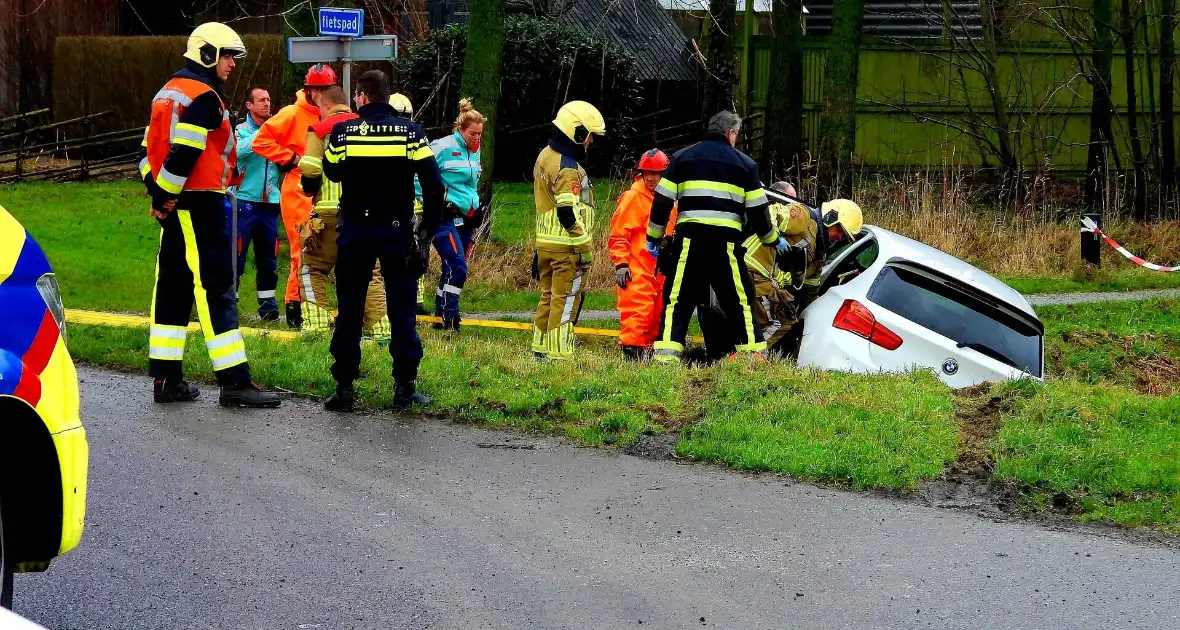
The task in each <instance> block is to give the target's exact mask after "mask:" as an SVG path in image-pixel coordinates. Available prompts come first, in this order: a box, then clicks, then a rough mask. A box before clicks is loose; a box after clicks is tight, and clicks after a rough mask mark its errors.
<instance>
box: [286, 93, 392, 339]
mask: <svg viewBox="0 0 1180 630" xmlns="http://www.w3.org/2000/svg"><path fill="white" fill-rule="evenodd" d="M319 99H320V122H318V123H316V124H314V125H312V126H311V128H310V129H309V130H308V131H307V149H306V152H305V153H304V154H303V157H302V158H300V160H299V171H300V173H302V178H301V185H302V189H303V192H304V193H305V194H307V195H309V196H311V197H312V198H313V204H314V205H313V207H312V211H311V215H310V216H309V218H308V220H307V221H306V222H303V223H302V224H300V227H299V238H300V239H301V242H302V243H303V256H302V257H301V262H302V265H301V270H300V274H299V299H300V302H301V304H302V309H303V328H302V329H303V330H305V331H315V330H328V329H330V328H331V327H332V311H331V309H330V308H329V307H328V274H330V273H332V270H333V269H334V268H335V267H336V256H337V254H338V252H339V250H338V249H337V248H336V236H337V229H336V228H337V225H336V223H337V222H336V219H337V213H338V211H339V208H340V184H338V183H334V182H331V181H328V180H327V179H325V178H324V176H323V175H324V167H323V158H324V138H325V137H327V135H328V133H329V132H331V131H332V127H333V126H335V125H336V123H339V122H343V121H345V120H351V119H353V118H356V117H357V115H356V114H355V113H353V112H352V110H351V109H349V108H348V95H346V94H345V93H344V90H343V89H341V88H340V87H338V86H332V87H330V88H328V89H326V90H325V91H324V92H323V93H322V94H321V95H320V97H319ZM380 273H381V264H380V263H378V264H377V267H376V269H375V270H374V272H373V279H372V280H371V281H370V282H369V291H368V294H367V296H366V298H365V319H364V332H365V334H366V335H367V336H369V337H371V338H373V339H376V340H378V341H386V340H388V339H389V317H388V316H387V315H386V314H385V285H384V284H383V283H382V281H381V275H380Z"/></svg>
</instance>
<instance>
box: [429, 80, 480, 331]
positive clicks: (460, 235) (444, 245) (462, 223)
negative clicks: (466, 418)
mask: <svg viewBox="0 0 1180 630" xmlns="http://www.w3.org/2000/svg"><path fill="white" fill-rule="evenodd" d="M484 122H486V121H485V119H484V117H483V114H480V113H479V112H477V111H476V110H475V109H474V108H473V107H472V106H471V101H470V100H468V99H463V100H462V101H459V118H458V119H456V120H455V131H454V133H452V134H451V135H449V136H445V137H443V138H439V139H437V140H435V141H433V142H431V143H430V150H431V151H433V152H434V159H435V160H437V161H438V168H439V170H440V171H442V176H443V182H444V183H445V184H446V186H447V193H446V209H445V210H444V213H443V222H442V223H441V224H440V225H439V227H438V230H437V231H436V232H435V233H434V238H433V243H434V249H435V250H437V251H438V255H439V258H440V259H442V272H441V273H440V275H439V279H438V292H437V293H436V294H435V297H434V314H435V315H436V316H439V317H442V319H443V321H442V323H441V324H435V325H434V327H435V328H439V329H444V330H453V331H458V330H459V297H460V295H462V293H463V284H464V283H465V282H467V256H468V254H470V250H471V237H472V233H473V232H474V231H475V228H477V227H479V224H480V223H481V222H482V221H483V211H482V209H481V206H480V203H479V192H478V187H479V176H480V173H481V172H482V171H483V168H482V167H481V166H480V153H479V141H480V138H481V137H482V136H483V126H484ZM415 186H417V182H415ZM421 194H422V193H421V188H420V187H419V190H418V195H419V197H421Z"/></svg>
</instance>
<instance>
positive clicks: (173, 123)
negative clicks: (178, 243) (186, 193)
mask: <svg viewBox="0 0 1180 630" xmlns="http://www.w3.org/2000/svg"><path fill="white" fill-rule="evenodd" d="M213 91H214V90H213V88H212V87H210V86H209V85H208V84H207V83H203V82H201V81H197V80H195V79H186V78H184V77H173V78H172V79H171V80H169V81H168V83H166V84H164V87H163V88H162V89H161V90H160V91H159V92H158V93H156V96H155V98H153V99H152V117H151V122H150V123H149V124H148V128H147V131H146V133H145V134H144V142H143V144H144V147H145V148H146V149H147V156H146V157H145V158H144V160H143V161H141V162H140V173H141V174H142V175H144V176H145V177H146V173H147V171H148V169H150V170H151V174H152V177H153V178H154V179H155V181H156V184H157V185H159V186H160V187H161V188H163V189H164V190H166V191H168V192H170V193H172V194H176V195H178V194H180V192H181V190H208V191H216V192H225V189H226V187H227V186H228V185H229V178H230V173H231V172H232V171H233V169H234V165H235V164H236V163H237V153H236V152H235V151H234V147H235V146H236V140H235V138H234V131H233V127H232V126H231V125H230V122H229V110H228V109H226V108H225V102H224V101H221V97H220V95H219V96H218V102H220V103H221V109H222V117H221V126H219V127H218V128H217V129H213V130H209V129H204V128H202V127H198V126H196V125H190V124H187V123H183V122H180V120H181V118H182V116H183V114H184V110H185V109H186V108H187V107H188V106H189V105H191V104H192V102H193V101H194V100H195V99H196V98H197V97H198V96H201V95H202V94H205V93H206V92H213ZM173 142H176V143H178V144H182V145H185V146H189V147H193V148H195V149H197V150H199V151H201V156H200V157H199V158H197V163H196V165H195V166H194V167H193V170H192V172H190V173H188V175H187V177H185V176H181V175H179V174H173V173H169V172H168V171H166V170H163V167H164V162H165V161H166V160H167V159H168V154H169V153H170V152H171V151H172V143H173Z"/></svg>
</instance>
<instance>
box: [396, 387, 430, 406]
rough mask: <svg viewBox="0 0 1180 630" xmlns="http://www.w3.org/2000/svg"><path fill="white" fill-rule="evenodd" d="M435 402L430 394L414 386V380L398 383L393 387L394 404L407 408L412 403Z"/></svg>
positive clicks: (425, 403) (424, 403)
mask: <svg viewBox="0 0 1180 630" xmlns="http://www.w3.org/2000/svg"><path fill="white" fill-rule="evenodd" d="M432 402H434V399H432V398H431V397H430V396H427V395H425V394H422V393H420V392H419V391H418V390H417V389H416V388H415V387H414V381H405V382H404V383H397V384H396V385H394V387H393V406H394V407H395V408H398V409H405V408H406V407H409V406H411V405H429V404H430V403H432Z"/></svg>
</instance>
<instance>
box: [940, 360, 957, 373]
mask: <svg viewBox="0 0 1180 630" xmlns="http://www.w3.org/2000/svg"><path fill="white" fill-rule="evenodd" d="M942 371H943V372H946V374H947V376H954V375H955V374H956V373H958V371H959V362H958V361H956V360H954V359H947V360H946V361H943V362H942Z"/></svg>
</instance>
